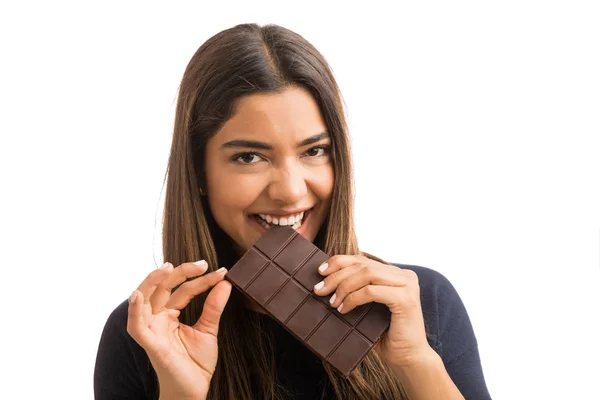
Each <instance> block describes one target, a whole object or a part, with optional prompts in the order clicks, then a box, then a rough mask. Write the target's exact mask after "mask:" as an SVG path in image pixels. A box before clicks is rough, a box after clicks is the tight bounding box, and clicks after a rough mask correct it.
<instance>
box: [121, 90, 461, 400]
mask: <svg viewBox="0 0 600 400" xmlns="http://www.w3.org/2000/svg"><path fill="white" fill-rule="evenodd" d="M325 131H326V129H325V124H324V121H323V119H322V116H321V114H320V112H319V109H318V106H317V104H316V102H315V101H314V99H313V98H312V97H311V96H310V94H309V93H308V92H306V91H304V90H303V89H301V88H297V87H291V88H289V89H287V90H285V91H284V92H282V93H277V94H273V93H261V94H252V95H249V96H247V97H246V98H243V99H241V100H240V101H239V103H238V107H237V110H236V112H235V115H234V116H233V117H232V118H231V119H230V120H229V121H227V122H226V123H225V125H224V126H223V127H222V129H221V130H219V131H218V132H217V133H216V134H215V135H214V136H213V137H212V138H211V139H210V140H209V141H208V143H207V148H206V175H207V176H206V178H207V190H206V192H207V196H208V202H209V206H210V209H211V212H212V213H213V216H214V217H215V220H216V221H217V223H218V224H219V226H220V227H221V228H222V229H223V230H224V231H225V232H226V233H227V235H229V237H230V238H231V239H232V242H233V243H234V246H235V250H236V251H237V252H238V254H239V255H241V254H243V253H244V252H245V251H246V250H247V249H249V248H250V247H251V245H252V244H253V243H254V242H255V241H256V240H258V238H259V237H260V236H261V232H260V231H258V230H256V229H255V228H254V227H253V226H252V225H251V224H250V220H249V215H250V214H256V213H263V212H265V211H269V210H291V209H296V208H302V209H304V208H310V207H314V209H313V211H312V212H311V213H312V216H311V218H309V219H308V221H307V224H306V230H305V231H304V232H302V234H303V235H304V236H305V237H306V238H307V239H308V240H310V241H314V238H315V237H316V235H317V232H318V231H319V228H320V227H321V225H322V223H323V221H324V220H325V217H326V215H327V212H328V210H329V207H330V204H331V193H332V191H333V182H334V174H333V166H332V163H331V159H330V158H331V157H330V155H329V153H328V151H324V150H322V149H320V150H319V149H316V150H311V149H312V148H314V147H316V146H319V145H326V144H330V139H328V138H325V139H322V140H320V141H319V142H316V143H312V144H310V145H307V146H303V147H300V148H298V147H297V146H296V145H297V143H298V142H300V141H302V140H304V139H306V138H308V137H311V136H313V135H316V134H319V133H322V132H325ZM234 139H236V140H237V139H248V140H258V141H261V142H265V143H268V144H270V145H271V146H273V149H272V150H257V149H250V148H244V149H242V148H236V149H230V148H228V149H223V148H222V145H223V144H224V143H226V142H229V141H231V140H234ZM240 152H256V153H257V154H254V155H245V156H241V157H237V158H236V160H237V162H232V160H231V159H232V157H233V156H234V155H236V154H237V153H240ZM327 264H328V267H327V268H326V269H324V270H323V271H320V273H321V274H322V275H323V277H324V279H323V283H322V284H321V285H317V286H316V287H315V289H314V290H315V292H316V293H317V294H318V295H320V296H325V295H333V294H334V293H335V298H334V299H333V300H332V301H331V303H332V307H336V308H338V307H339V308H338V310H339V311H340V312H342V313H347V312H349V311H351V310H352V309H353V308H355V307H357V306H359V305H361V304H365V303H368V302H371V301H375V302H379V303H382V304H385V305H386V306H388V307H389V309H390V311H391V324H390V329H389V330H388V331H387V332H386V334H385V336H383V337H382V340H381V341H380V342H379V343H378V344H377V346H376V347H375V351H377V352H378V353H379V354H380V356H381V357H382V359H383V360H385V361H386V362H387V363H388V364H389V365H390V366H391V367H392V368H393V370H394V371H395V373H396V375H397V376H398V377H399V378H400V379H401V381H403V382H407V387H408V389H409V391H410V394H411V398H414V399H417V400H419V399H430V398H440V399H441V398H452V399H454V398H456V399H461V398H462V396H461V395H460V393H459V392H458V389H456V386H454V384H453V383H452V381H451V380H450V378H449V377H448V375H447V373H446V371H445V369H444V367H443V363H441V359H440V358H439V356H438V355H437V353H435V351H434V350H433V349H432V348H431V347H430V346H429V344H428V342H427V339H426V334H425V329H424V322H423V314H422V310H421V304H420V297H419V286H418V279H417V276H416V274H415V273H414V272H412V271H410V270H403V269H400V268H397V267H395V266H390V265H386V264H381V263H379V262H376V261H374V260H370V259H368V258H366V257H364V256H356V255H336V256H333V257H331V258H330V259H329V260H327ZM207 269H208V266H207V265H206V263H201V265H195V264H194V263H184V264H181V265H179V266H178V267H177V268H174V266H173V265H172V264H170V263H165V265H163V267H162V268H161V269H158V270H155V271H153V272H151V273H150V274H149V275H148V276H147V277H146V279H145V280H144V281H143V282H142V283H141V284H140V286H139V287H138V288H137V290H135V291H134V292H133V294H132V295H131V297H130V299H129V316H128V322H127V332H128V333H129V334H130V335H131V337H133V338H134V340H135V341H136V342H137V343H138V344H140V346H142V347H143V348H144V350H145V351H146V353H147V354H148V357H149V359H150V362H151V363H152V365H153V367H154V370H155V371H156V373H157V376H158V381H159V386H160V394H161V396H160V398H161V399H205V398H206V395H207V393H208V389H209V386H210V381H211V379H212V376H213V374H214V371H215V368H216V363H217V356H218V347H217V335H218V329H219V321H220V317H221V314H222V312H223V310H224V308H225V305H226V303H227V301H228V299H229V296H230V294H231V290H232V287H231V283H229V282H228V281H226V280H224V277H225V274H226V270H225V269H224V268H223V269H221V270H218V271H214V272H210V273H206V271H207ZM189 278H195V279H192V280H189V281H187V282H185V281H186V280H187V279H189ZM183 282H185V283H183ZM181 283H183V284H182V285H181V286H180V287H179V288H178V289H177V290H176V291H175V292H173V293H171V290H172V288H174V287H176V286H177V285H179V284H181ZM208 290H210V293H209V294H208V296H207V299H206V302H205V304H204V309H203V312H202V315H201V316H200V318H199V320H198V321H197V322H196V323H195V324H194V325H193V326H187V325H184V324H181V323H179V321H178V319H177V317H178V315H179V313H180V310H181V309H183V308H184V307H185V306H187V304H188V303H189V302H190V300H191V299H192V298H194V297H195V296H197V295H199V294H201V293H204V292H206V291H208ZM250 306H251V308H253V309H255V310H257V311H261V310H259V309H256V307H257V306H256V305H254V306H253V305H250ZM261 312H262V311H261ZM423 383H425V384H423Z"/></svg>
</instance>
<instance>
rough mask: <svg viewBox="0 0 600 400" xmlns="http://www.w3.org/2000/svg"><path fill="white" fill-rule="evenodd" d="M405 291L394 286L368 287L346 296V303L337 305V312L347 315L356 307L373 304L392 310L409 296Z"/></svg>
mask: <svg viewBox="0 0 600 400" xmlns="http://www.w3.org/2000/svg"><path fill="white" fill-rule="evenodd" d="M405 291H406V290H405V288H399V287H394V286H376V285H367V286H365V287H363V288H360V289H358V290H357V291H356V292H352V293H350V294H349V295H348V296H346V298H345V299H344V301H343V302H339V305H337V310H338V312H339V313H340V314H347V313H349V312H350V311H352V310H354V309H355V308H356V307H358V306H361V305H363V304H367V303H371V302H376V303H381V304H385V305H386V306H388V308H392V307H394V306H396V305H397V304H398V303H400V302H401V301H402V300H401V299H402V298H403V297H406V296H407V295H406V294H405V293H404V292H405ZM336 303H337V301H336Z"/></svg>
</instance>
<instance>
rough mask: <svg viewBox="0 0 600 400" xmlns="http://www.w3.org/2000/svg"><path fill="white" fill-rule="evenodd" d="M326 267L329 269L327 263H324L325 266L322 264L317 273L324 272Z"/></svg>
mask: <svg viewBox="0 0 600 400" xmlns="http://www.w3.org/2000/svg"><path fill="white" fill-rule="evenodd" d="M327 267H329V264H328V263H325V264H323V265H321V266H320V267H319V271H321V272H325V270H326V269H327Z"/></svg>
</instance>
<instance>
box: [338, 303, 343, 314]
mask: <svg viewBox="0 0 600 400" xmlns="http://www.w3.org/2000/svg"><path fill="white" fill-rule="evenodd" d="M342 308H344V303H342V304H340V306H339V307H338V308H337V310H338V312H342Z"/></svg>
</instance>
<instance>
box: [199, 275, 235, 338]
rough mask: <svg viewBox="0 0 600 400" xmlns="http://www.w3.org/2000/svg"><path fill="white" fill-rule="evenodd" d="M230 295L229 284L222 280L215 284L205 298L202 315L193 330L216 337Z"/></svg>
mask: <svg viewBox="0 0 600 400" xmlns="http://www.w3.org/2000/svg"><path fill="white" fill-rule="evenodd" d="M230 294H231V283H230V282H228V281H225V280H223V281H221V282H219V283H217V284H216V285H215V286H214V287H213V288H212V290H211V291H210V293H209V294H208V296H207V297H206V300H205V301H204V306H203V307H202V315H200V318H199V319H198V321H197V322H196V323H195V324H194V326H193V328H194V329H196V330H198V331H200V332H203V333H208V334H211V335H214V336H215V337H216V336H217V334H218V333H219V321H220V320H221V314H223V310H224V309H225V305H226V304H227V300H229V295H230Z"/></svg>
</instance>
